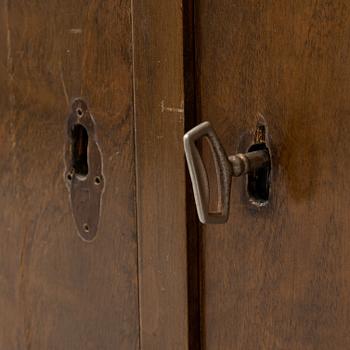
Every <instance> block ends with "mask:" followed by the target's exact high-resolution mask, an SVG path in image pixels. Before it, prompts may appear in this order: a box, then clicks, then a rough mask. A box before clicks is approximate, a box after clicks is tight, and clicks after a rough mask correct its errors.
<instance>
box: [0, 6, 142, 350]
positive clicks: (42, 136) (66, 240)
mask: <svg viewBox="0 0 350 350" xmlns="http://www.w3.org/2000/svg"><path fill="white" fill-rule="evenodd" d="M0 17H1V21H0V23H1V27H0V37H1V39H0V43H1V44H0V45H1V50H0V62H1V64H0V81H1V84H0V89H1V94H0V113H1V117H0V119H1V124H0V145H1V146H0V222H1V230H0V231H1V244H0V310H1V313H0V348H1V349H76V350H81V349H117V348H118V349H137V348H138V344H139V340H138V335H139V316H138V285H137V280H138V279H137V235H136V233H137V232H136V216H135V214H136V211H135V208H136V203H135V176H134V173H135V171H134V167H135V166H134V149H133V142H132V140H133V103H132V42H131V18H130V1H122V2H120V1H82V0H79V1H71V0H66V1H62V0H60V1H59V0H57V1H55V0H50V1H46V0H43V1H40V0H38V1H3V2H2V5H1V7H0ZM80 96H82V97H83V98H84V99H85V100H86V101H87V103H88V107H89V110H90V112H91V114H92V115H93V117H94V119H95V123H96V125H95V130H96V138H97V142H98V144H99V147H100V151H101V154H102V164H103V177H104V181H105V183H104V192H103V195H102V203H101V204H102V206H101V211H100V220H99V228H98V233H97V237H96V239H95V240H93V241H92V242H90V243H87V242H84V241H83V240H82V239H81V238H80V237H79V236H78V234H77V228H76V224H75V221H74V218H73V216H72V209H71V205H70V199H69V193H68V189H67V185H66V179H65V176H64V175H65V160H64V150H65V147H66V143H67V135H68V133H67V118H68V116H69V114H70V113H71V106H70V105H71V100H72V99H74V98H76V97H80ZM89 137H90V139H89V140H90V141H91V142H92V138H91V135H89Z"/></svg>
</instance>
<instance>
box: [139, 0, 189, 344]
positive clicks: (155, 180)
mask: <svg viewBox="0 0 350 350" xmlns="http://www.w3.org/2000/svg"><path fill="white" fill-rule="evenodd" d="M182 25H183V22H182V2H181V1H154V2H153V3H150V2H145V1H134V2H133V30H134V76H135V121H136V154H137V193H138V195H137V198H138V200H137V203H138V205H137V208H138V215H137V216H138V237H139V276H140V318H141V323H140V326H141V347H142V349H152V350H153V349H181V350H183V349H187V348H188V313H187V283H186V275H187V274H186V269H187V264H186V201H185V191H186V183H185V169H184V156H183V145H182V136H183V133H184V86H183V46H182V35H183V32H182Z"/></svg>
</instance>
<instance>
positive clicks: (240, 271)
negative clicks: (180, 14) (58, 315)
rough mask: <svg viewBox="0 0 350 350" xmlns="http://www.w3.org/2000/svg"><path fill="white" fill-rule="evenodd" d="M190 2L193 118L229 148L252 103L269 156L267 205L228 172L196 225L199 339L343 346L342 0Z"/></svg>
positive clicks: (345, 39) (345, 17)
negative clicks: (225, 207) (221, 196)
mask: <svg viewBox="0 0 350 350" xmlns="http://www.w3.org/2000/svg"><path fill="white" fill-rule="evenodd" d="M197 5H198V6H197V12H196V33H197V35H196V43H197V92H198V100H197V101H198V117H199V120H210V121H211V122H212V124H213V126H214V127H215V129H216V131H217V134H218V135H219V137H220V138H221V140H222V142H223V144H224V146H225V148H226V150H227V152H228V153H231V154H233V153H235V152H237V151H246V150H247V147H248V146H249V142H252V140H253V134H254V129H255V125H256V120H257V118H258V115H263V116H264V117H265V119H266V121H267V125H268V128H269V134H270V145H271V155H272V163H273V173H272V185H271V196H270V200H269V204H268V206H267V207H264V208H260V209H259V208H257V207H254V206H253V205H252V204H250V203H249V201H248V196H247V193H246V190H245V179H234V184H233V188H232V197H231V199H232V206H231V215H230V220H229V223H228V224H226V225H221V226H209V225H207V226H203V229H202V239H203V252H202V254H203V261H204V266H203V271H202V278H203V280H202V292H203V300H202V325H203V333H202V340H203V346H204V348H205V349H210V350H212V349H244V350H248V349H254V350H255V349H293V350H294V349H302V350H305V349H325V350H326V349H327V350H328V349H348V348H350V337H349V332H348V324H349V322H350V299H349V291H350V272H349V266H350V240H349V224H350V222H349V207H350V200H349V193H350V175H349V169H350V154H349V149H350V144H349V138H348V133H349V128H350V116H349V111H350V58H349V57H350V47H349V36H350V21H349V18H350V6H349V3H348V1H342V0H335V1H310V2H307V1H302V0H297V1H265V0H264V1H246V0H242V1H240V0H238V1H231V0H217V1H209V0H200V1H198V3H197ZM211 176H214V174H212V175H211Z"/></svg>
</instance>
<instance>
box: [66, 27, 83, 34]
mask: <svg viewBox="0 0 350 350" xmlns="http://www.w3.org/2000/svg"><path fill="white" fill-rule="evenodd" d="M69 32H70V33H72V34H81V33H82V32H83V30H82V29H81V28H71V29H69Z"/></svg>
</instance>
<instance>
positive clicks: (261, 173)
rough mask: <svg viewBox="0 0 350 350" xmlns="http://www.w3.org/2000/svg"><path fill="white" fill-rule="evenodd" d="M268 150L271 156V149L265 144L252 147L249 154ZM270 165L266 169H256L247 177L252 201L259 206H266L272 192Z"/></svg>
mask: <svg viewBox="0 0 350 350" xmlns="http://www.w3.org/2000/svg"><path fill="white" fill-rule="evenodd" d="M259 150H266V151H267V152H268V154H269V156H270V152H269V149H268V148H267V147H266V144H265V143H258V144H255V145H252V146H251V147H250V148H249V150H248V152H253V151H259ZM270 170H271V165H270V163H269V164H268V165H266V166H265V167H262V168H259V169H256V170H254V171H252V172H251V173H249V174H248V175H247V177H248V186H247V189H248V194H249V197H250V199H251V200H252V201H253V202H255V203H258V204H265V203H266V202H267V201H268V199H269V192H270Z"/></svg>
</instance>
